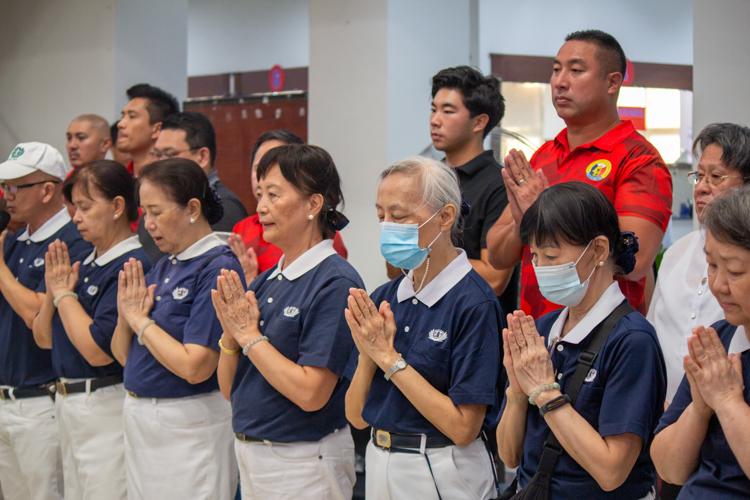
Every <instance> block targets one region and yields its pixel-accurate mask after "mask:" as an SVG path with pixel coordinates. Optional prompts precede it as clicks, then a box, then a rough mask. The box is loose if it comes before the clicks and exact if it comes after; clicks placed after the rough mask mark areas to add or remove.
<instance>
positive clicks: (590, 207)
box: [520, 181, 637, 274]
mask: <svg viewBox="0 0 750 500" xmlns="http://www.w3.org/2000/svg"><path fill="white" fill-rule="evenodd" d="M520 233H521V241H522V242H523V244H524V245H528V244H529V243H530V242H532V241H533V242H534V244H535V245H541V244H545V243H552V244H555V245H559V244H560V242H561V241H563V242H565V243H568V244H571V245H578V246H585V245H588V244H589V243H590V242H591V240H593V239H594V238H596V237H597V236H604V237H606V238H607V240H609V255H610V257H612V258H613V259H614V261H615V266H616V269H615V271H616V272H617V273H618V274H629V273H631V272H632V271H633V267H634V266H635V259H634V258H633V259H632V262H630V257H632V255H630V254H632V253H635V252H629V251H628V250H629V247H631V246H632V245H633V242H632V241H631V240H633V239H635V238H634V237H633V236H632V234H630V233H620V223H619V221H618V218H617V211H616V210H615V207H614V205H612V202H610V201H609V199H608V198H607V197H606V196H604V194H603V193H602V192H601V191H599V190H598V189H597V188H595V187H594V186H592V185H590V184H586V183H585V182H578V181H571V182H564V183H560V184H555V185H553V186H550V187H549V188H547V189H545V190H544V191H542V193H541V194H540V195H539V197H538V198H537V199H536V201H535V202H534V203H532V204H531V206H530V207H529V208H528V209H527V210H526V213H524V215H523V219H521V227H520ZM628 234H629V236H628ZM636 241H637V240H636ZM636 245H637V243H636ZM635 251H637V249H636V250H635ZM626 257H628V258H626Z"/></svg>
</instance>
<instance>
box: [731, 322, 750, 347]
mask: <svg viewBox="0 0 750 500" xmlns="http://www.w3.org/2000/svg"><path fill="white" fill-rule="evenodd" d="M748 349H750V340H748V339H747V334H746V333H745V327H744V326H742V325H740V326H738V327H737V329H736V330H735V331H734V336H733V337H732V341H731V342H730V343H729V352H727V354H740V353H742V352H745V351H747V350H748Z"/></svg>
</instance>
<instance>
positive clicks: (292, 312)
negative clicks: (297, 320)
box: [284, 306, 299, 318]
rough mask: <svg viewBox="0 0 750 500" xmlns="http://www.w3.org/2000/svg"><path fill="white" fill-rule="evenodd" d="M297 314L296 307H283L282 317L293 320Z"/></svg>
mask: <svg viewBox="0 0 750 500" xmlns="http://www.w3.org/2000/svg"><path fill="white" fill-rule="evenodd" d="M298 314H299V309H298V308H296V307H291V306H290V307H285V308H284V316H286V317H287V318H293V317H295V316H297V315H298Z"/></svg>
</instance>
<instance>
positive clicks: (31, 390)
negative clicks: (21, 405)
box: [0, 382, 55, 401]
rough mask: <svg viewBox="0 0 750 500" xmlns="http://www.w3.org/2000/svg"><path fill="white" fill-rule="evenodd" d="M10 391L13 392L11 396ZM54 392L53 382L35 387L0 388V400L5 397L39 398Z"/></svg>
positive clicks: (3, 399) (51, 395)
mask: <svg viewBox="0 0 750 500" xmlns="http://www.w3.org/2000/svg"><path fill="white" fill-rule="evenodd" d="M11 392H12V393H13V397H11ZM54 392H55V384H54V382H53V383H50V384H44V385H40V386H37V387H14V388H12V389H8V388H3V389H0V400H2V401H5V400H7V399H28V398H39V397H42V396H50V397H53V394H54Z"/></svg>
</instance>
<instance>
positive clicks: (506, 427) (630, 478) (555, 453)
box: [497, 182, 666, 500]
mask: <svg viewBox="0 0 750 500" xmlns="http://www.w3.org/2000/svg"><path fill="white" fill-rule="evenodd" d="M520 232H521V238H522V240H523V242H524V245H529V247H530V249H531V254H532V257H533V263H534V270H535V272H536V276H537V280H538V282H539V288H540V291H541V293H542V295H544V297H545V298H546V299H547V300H549V301H551V302H554V303H556V304H560V305H564V306H566V307H565V308H564V309H561V310H557V311H554V312H551V313H549V314H546V315H544V316H542V317H541V318H539V319H537V320H536V322H534V320H533V318H531V317H530V316H525V315H524V313H523V312H521V311H516V312H515V313H513V314H509V315H508V318H507V319H508V328H507V329H505V330H503V349H504V352H505V356H504V359H503V364H504V365H505V368H506V370H507V373H508V385H507V386H506V390H505V400H504V401H503V408H502V411H501V413H502V417H501V419H500V424H499V425H498V428H497V442H498V447H499V453H500V458H501V459H502V460H503V462H504V463H505V464H506V465H507V466H509V467H518V472H517V476H516V481H515V482H514V483H513V484H512V486H511V488H509V491H508V492H506V493H507V495H508V496H507V497H503V498H510V497H511V496H512V494H515V493H516V492H517V491H521V490H524V491H525V492H527V493H528V492H530V491H532V490H535V489H536V490H537V491H538V490H540V489H542V490H544V489H548V490H549V491H548V492H547V493H548V495H549V498H571V499H578V498H590V499H591V498H603V499H629V500H633V499H642V498H647V499H649V498H654V490H653V487H654V485H655V483H656V472H655V470H654V466H653V464H652V463H651V460H650V458H649V454H648V450H649V445H650V443H651V439H652V436H653V430H654V428H655V427H656V425H657V423H658V421H659V417H660V416H661V414H662V412H663V408H664V397H665V392H666V369H665V365H664V358H663V356H662V352H661V348H660V347H659V343H658V341H657V338H656V333H655V332H654V329H653V327H652V326H651V324H650V323H649V322H648V321H646V319H645V318H644V317H643V316H642V315H641V314H640V313H638V312H636V311H635V310H633V309H632V308H631V307H630V306H628V305H627V301H626V299H625V296H624V295H623V294H622V292H621V291H620V288H619V286H618V284H617V282H616V281H615V280H614V274H616V273H617V274H628V273H629V272H631V271H632V269H633V266H634V265H635V253H636V252H637V251H638V246H637V239H636V238H635V237H634V236H633V235H632V233H620V230H619V225H618V220H617V213H616V211H615V209H614V207H613V206H612V204H611V203H610V201H609V200H608V199H607V198H606V197H605V196H604V195H603V194H602V193H601V191H599V190H598V189H596V188H594V187H593V186H590V185H588V184H585V183H582V182H567V183H563V184H557V185H554V186H552V187H550V188H548V189H547V190H545V191H544V192H542V194H541V195H540V196H539V198H538V199H537V200H536V201H535V202H534V204H533V205H531V207H530V208H529V209H528V210H527V211H526V213H525V214H524V216H523V220H522V222H521V227H520ZM600 325H601V326H600ZM579 366H580V367H579ZM576 386H577V387H578V388H576ZM571 402H572V403H573V404H571ZM549 436H551V437H550V438H549V439H548V437H549ZM550 439H551V440H555V439H556V441H557V443H555V442H554V441H550ZM560 449H562V452H560Z"/></svg>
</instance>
